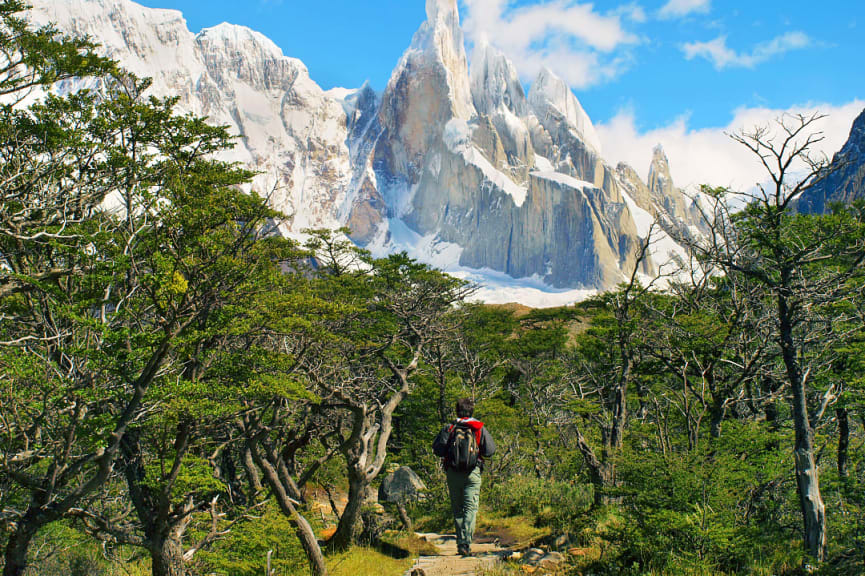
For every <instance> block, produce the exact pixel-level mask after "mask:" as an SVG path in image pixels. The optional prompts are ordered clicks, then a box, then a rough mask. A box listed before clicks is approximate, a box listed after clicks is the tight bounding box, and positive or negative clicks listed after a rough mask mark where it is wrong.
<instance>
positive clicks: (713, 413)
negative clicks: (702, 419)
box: [709, 398, 726, 439]
mask: <svg viewBox="0 0 865 576" xmlns="http://www.w3.org/2000/svg"><path fill="white" fill-rule="evenodd" d="M725 412H726V410H725V409H724V400H723V399H720V398H719V399H714V400H713V401H712V406H711V409H710V414H709V417H710V420H711V422H710V425H709V434H711V436H712V438H715V439H717V438H720V437H721V425H722V424H723V423H724V415H725Z"/></svg>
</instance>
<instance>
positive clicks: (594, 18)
mask: <svg viewBox="0 0 865 576" xmlns="http://www.w3.org/2000/svg"><path fill="white" fill-rule="evenodd" d="M463 3H464V4H465V7H466V8H467V9H468V11H467V15H466V17H465V19H464V22H463V30H464V32H465V34H466V37H467V38H468V39H469V40H470V41H471V42H473V43H474V42H477V41H478V40H480V39H481V38H486V39H488V40H489V42H490V43H491V44H494V45H495V46H496V47H498V48H499V49H501V50H502V51H503V52H504V53H505V54H507V55H508V57H509V58H510V59H511V60H513V62H514V64H515V65H516V67H517V70H519V71H520V74H521V75H523V78H524V79H526V80H529V81H531V80H533V79H534V77H535V76H536V75H537V73H538V72H539V71H540V70H541V68H542V67H544V66H546V67H547V68H549V69H551V70H553V71H554V72H555V73H556V74H557V75H559V76H561V77H562V78H563V79H564V80H565V81H566V82H568V83H569V84H570V85H571V86H572V87H574V88H586V87H588V86H591V85H594V84H597V83H599V82H602V81H604V80H608V79H610V78H612V77H615V76H616V75H618V74H619V73H620V72H621V71H622V70H623V69H624V66H625V63H626V62H627V58H626V57H625V56H623V55H622V54H619V53H617V51H618V50H619V49H620V48H621V47H622V46H629V45H633V44H636V43H637V42H638V38H637V37H636V36H635V35H634V34H632V33H630V32H628V31H627V30H626V29H625V28H624V26H623V24H622V20H623V18H627V19H628V20H631V21H634V22H639V21H641V18H642V19H643V20H644V19H645V12H644V11H643V10H642V9H641V8H640V7H639V5H637V4H636V3H631V4H626V5H623V6H622V7H620V8H619V9H618V10H616V11H614V12H611V13H606V14H601V13H599V12H597V11H595V8H594V6H593V5H592V4H587V3H580V2H574V1H572V0H551V1H548V2H542V3H535V4H530V5H526V6H520V7H516V8H511V7H510V6H509V2H508V0H463Z"/></svg>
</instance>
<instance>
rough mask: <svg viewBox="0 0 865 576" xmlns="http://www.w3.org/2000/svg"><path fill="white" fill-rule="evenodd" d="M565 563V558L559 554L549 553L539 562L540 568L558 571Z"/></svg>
mask: <svg viewBox="0 0 865 576" xmlns="http://www.w3.org/2000/svg"><path fill="white" fill-rule="evenodd" d="M564 563H565V557H564V556H563V555H562V554H559V553H558V552H547V553H546V554H544V556H543V558H541V559H540V560H539V561H538V568H543V569H544V570H557V569H558V568H559V567H560V566H561V565H562V564H564Z"/></svg>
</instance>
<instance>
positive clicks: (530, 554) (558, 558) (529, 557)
mask: <svg viewBox="0 0 865 576" xmlns="http://www.w3.org/2000/svg"><path fill="white" fill-rule="evenodd" d="M522 563H523V564H524V565H525V566H526V567H532V568H536V569H541V570H545V571H554V570H558V569H559V568H560V567H561V565H562V564H564V563H565V556H564V555H563V554H560V553H558V552H546V551H544V550H541V549H540V548H532V549H530V550H529V551H527V552H526V553H525V556H524V557H523V562H522Z"/></svg>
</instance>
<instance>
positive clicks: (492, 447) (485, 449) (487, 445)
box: [481, 426, 496, 458]
mask: <svg viewBox="0 0 865 576" xmlns="http://www.w3.org/2000/svg"><path fill="white" fill-rule="evenodd" d="M481 444H483V446H481V456H483V457H484V458H489V457H490V456H492V455H493V454H495V453H496V442H495V440H493V437H492V435H491V434H490V433H489V430H487V427H486V426H484V427H483V428H481Z"/></svg>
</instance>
